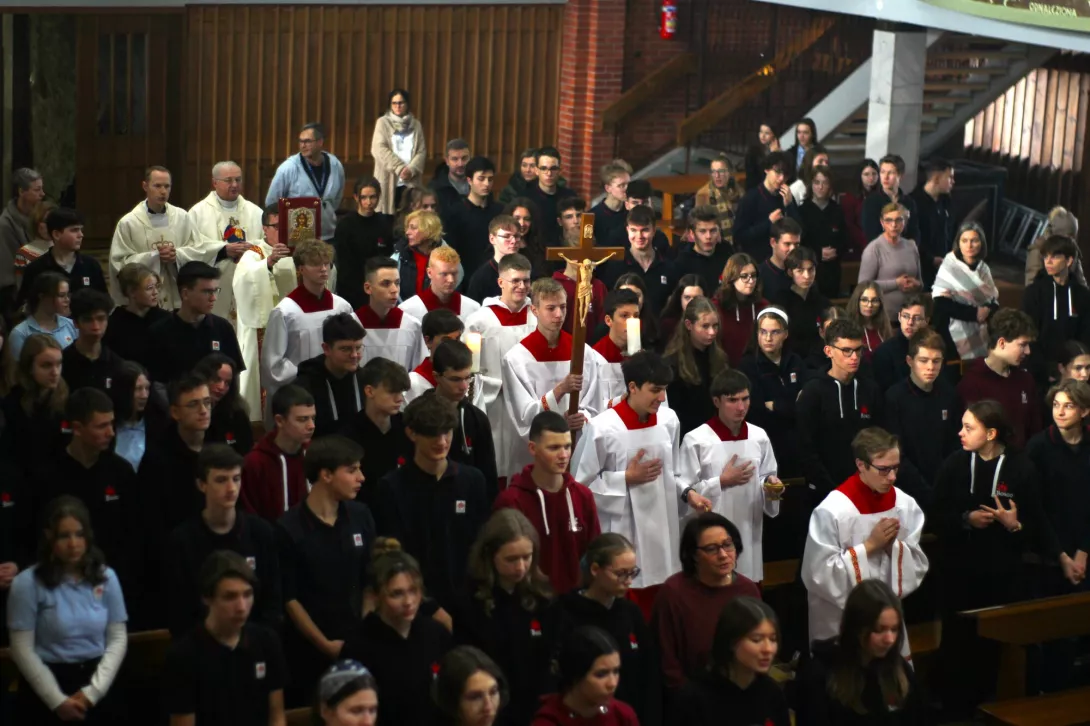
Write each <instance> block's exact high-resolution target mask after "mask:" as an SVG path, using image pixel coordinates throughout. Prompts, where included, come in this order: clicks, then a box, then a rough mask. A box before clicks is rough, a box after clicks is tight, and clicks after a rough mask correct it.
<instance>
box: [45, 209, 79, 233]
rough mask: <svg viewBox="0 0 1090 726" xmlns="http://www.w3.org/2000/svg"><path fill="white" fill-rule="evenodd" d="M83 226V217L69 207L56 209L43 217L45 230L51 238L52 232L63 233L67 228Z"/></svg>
mask: <svg viewBox="0 0 1090 726" xmlns="http://www.w3.org/2000/svg"><path fill="white" fill-rule="evenodd" d="M81 226H83V215H81V214H80V213H79V212H77V211H76V210H74V209H71V208H69V207H57V208H56V209H54V210H53V211H52V212H50V213H49V214H47V215H46V217H45V229H46V231H47V232H48V233H49V235H50V236H51V237H52V236H53V233H54V232H63V231H64V230H66V229H68V228H69V227H81Z"/></svg>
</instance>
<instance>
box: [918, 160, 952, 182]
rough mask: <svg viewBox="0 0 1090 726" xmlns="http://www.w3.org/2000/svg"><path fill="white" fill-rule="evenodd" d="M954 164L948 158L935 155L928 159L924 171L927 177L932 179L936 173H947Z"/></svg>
mask: <svg viewBox="0 0 1090 726" xmlns="http://www.w3.org/2000/svg"><path fill="white" fill-rule="evenodd" d="M953 168H954V165H953V164H951V163H950V162H949V161H948V160H947V159H942V158H939V157H935V158H932V159H928V160H927V163H925V164H924V165H923V173H924V178H925V179H930V178H931V177H932V176H934V175H935V174H945V173H946V172H948V171H949V170H951V169H953Z"/></svg>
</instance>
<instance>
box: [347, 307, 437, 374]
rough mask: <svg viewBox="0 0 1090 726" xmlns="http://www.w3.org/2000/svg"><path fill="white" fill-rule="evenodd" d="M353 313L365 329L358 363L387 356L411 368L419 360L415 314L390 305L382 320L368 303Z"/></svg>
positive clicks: (418, 337) (420, 345)
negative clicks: (361, 359) (361, 352)
mask: <svg viewBox="0 0 1090 726" xmlns="http://www.w3.org/2000/svg"><path fill="white" fill-rule="evenodd" d="M356 317H357V318H359V320H360V324H361V325H363V329H364V330H366V331H367V335H365V336H364V338H363V361H362V362H361V363H360V366H361V367H362V366H365V365H367V362H368V361H369V360H371V359H373V358H388V359H389V360H392V361H393V362H394V363H398V364H400V365H401V367H402V368H404V369H405V370H406V371H411V370H413V369H414V368H416V367H417V366H418V365H419V364H420V361H421V360H423V357H422V356H421V355H420V350H421V348H424V345H423V340H424V339H423V337H422V336H421V335H420V320H419V319H417V318H416V317H414V316H412V315H409V314H408V313H406V312H405V311H404V310H402V309H401V308H393V309H391V310H390V312H389V313H387V314H386V319H385V320H383V319H382V318H380V317H379V316H378V313H376V312H375V311H374V310H373V309H372V308H371V306H370V305H364V306H363V307H361V308H359V309H358V310H356ZM424 350H427V348H424Z"/></svg>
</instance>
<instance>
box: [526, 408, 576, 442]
mask: <svg viewBox="0 0 1090 726" xmlns="http://www.w3.org/2000/svg"><path fill="white" fill-rule="evenodd" d="M546 431H548V432H549V433H553V434H566V433H568V432H570V431H571V427H570V426H568V420H567V419H566V418H564V417H563V416H561V415H560V414H559V413H557V412H556V411H542V412H541V413H539V414H538V415H536V416H534V419H533V421H531V422H530V436H529V438H530V441H540V440H541V434H543V433H545V432H546Z"/></svg>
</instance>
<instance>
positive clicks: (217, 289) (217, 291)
mask: <svg viewBox="0 0 1090 726" xmlns="http://www.w3.org/2000/svg"><path fill="white" fill-rule="evenodd" d="M222 289H223V288H221V287H213V288H210V289H208V290H197V292H199V293H200V294H201V295H206V296H208V297H215V296H216V295H219V294H220V290H222Z"/></svg>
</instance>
